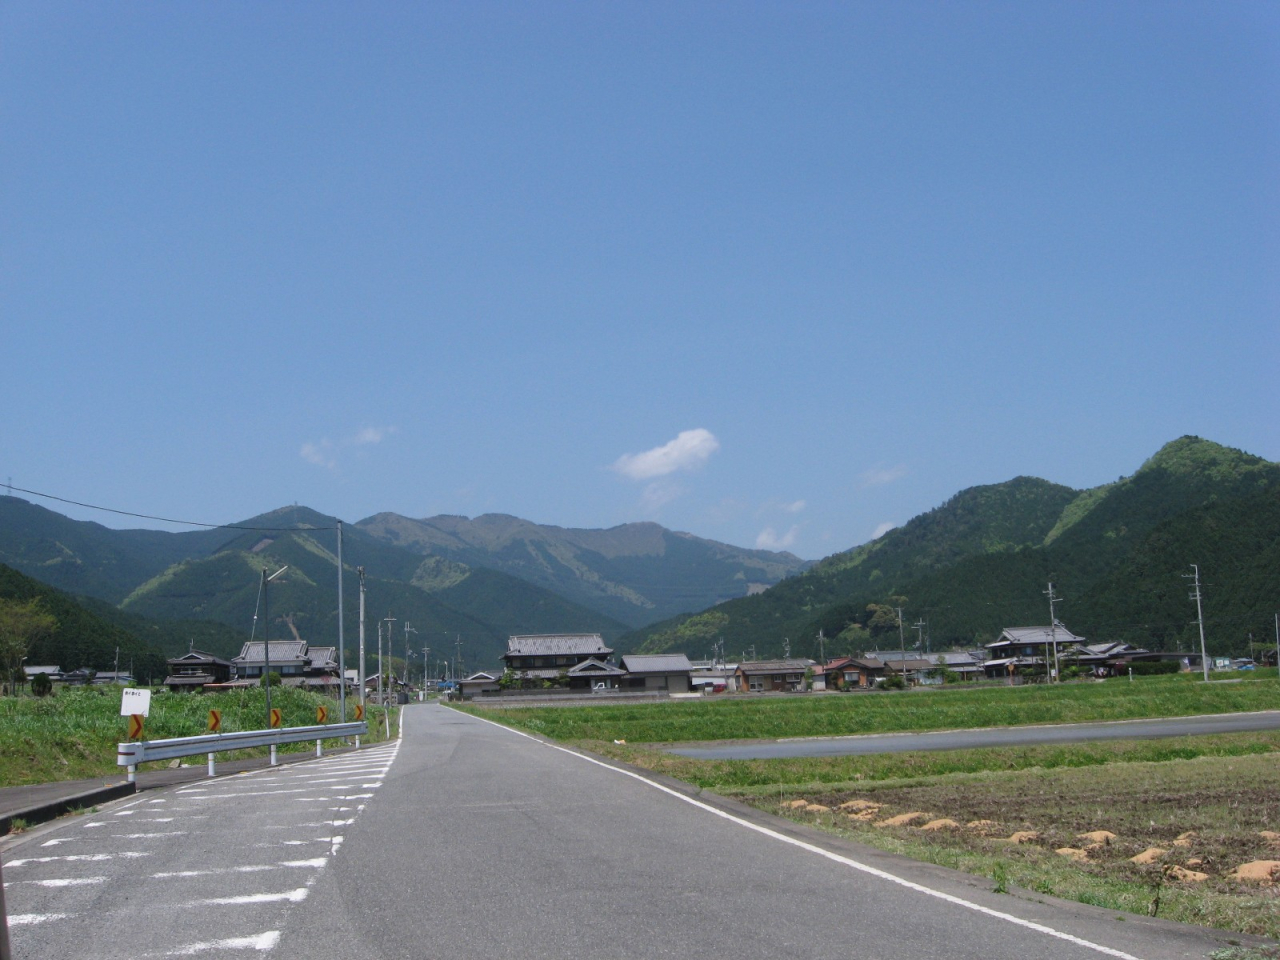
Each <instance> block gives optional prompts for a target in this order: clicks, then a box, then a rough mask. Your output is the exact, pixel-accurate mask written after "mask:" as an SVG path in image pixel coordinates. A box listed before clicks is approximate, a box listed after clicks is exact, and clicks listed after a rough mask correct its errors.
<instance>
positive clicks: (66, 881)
mask: <svg viewBox="0 0 1280 960" xmlns="http://www.w3.org/2000/svg"><path fill="white" fill-rule="evenodd" d="M106 882H107V878H106V877H60V878H57V879H54V880H11V881H9V882H8V883H6V884H5V886H6V887H12V886H15V885H16V884H20V883H26V884H30V885H31V886H33V887H87V886H92V885H93V884H97V883H106Z"/></svg>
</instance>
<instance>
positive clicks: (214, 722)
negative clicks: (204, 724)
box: [209, 710, 222, 733]
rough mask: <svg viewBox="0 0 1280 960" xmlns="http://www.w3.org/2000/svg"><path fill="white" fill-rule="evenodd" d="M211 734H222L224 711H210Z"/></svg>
mask: <svg viewBox="0 0 1280 960" xmlns="http://www.w3.org/2000/svg"><path fill="white" fill-rule="evenodd" d="M209 732H210V733H221V732H222V711H221V710H210V711H209Z"/></svg>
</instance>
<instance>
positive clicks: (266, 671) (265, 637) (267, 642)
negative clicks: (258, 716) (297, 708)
mask: <svg viewBox="0 0 1280 960" xmlns="http://www.w3.org/2000/svg"><path fill="white" fill-rule="evenodd" d="M288 569H289V565H288V564H285V565H284V566H283V567H281V568H280V569H279V570H277V571H276V572H275V573H273V574H272V575H271V576H269V577H268V576H267V568H266V567H263V568H262V664H263V665H262V678H263V681H264V682H265V683H266V685H267V729H268V730H270V729H271V616H270V614H269V611H268V608H267V584H268V583H270V582H271V581H272V580H274V579H275V578H276V577H278V576H280V574H282V573H284V572H285V571H286V570H288ZM274 754H275V751H274V749H273V751H272V759H273V760H274V759H275V756H274Z"/></svg>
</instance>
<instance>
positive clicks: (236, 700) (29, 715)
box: [0, 686, 395, 787]
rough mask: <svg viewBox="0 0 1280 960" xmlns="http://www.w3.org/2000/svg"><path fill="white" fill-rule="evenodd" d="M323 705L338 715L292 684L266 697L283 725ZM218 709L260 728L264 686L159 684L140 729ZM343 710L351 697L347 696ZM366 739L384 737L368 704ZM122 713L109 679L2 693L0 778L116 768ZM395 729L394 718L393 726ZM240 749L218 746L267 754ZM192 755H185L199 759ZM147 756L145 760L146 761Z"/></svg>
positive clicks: (162, 732) (96, 773)
mask: <svg viewBox="0 0 1280 960" xmlns="http://www.w3.org/2000/svg"><path fill="white" fill-rule="evenodd" d="M322 704H323V705H325V706H327V707H329V716H330V718H331V720H336V718H337V714H338V709H337V704H336V702H335V701H333V700H331V699H329V698H328V697H322V696H320V695H319V694H315V693H310V692H307V691H303V690H297V689H294V688H292V687H273V688H272V690H271V705H272V706H273V707H278V708H279V709H280V710H282V711H283V720H284V726H287V727H302V726H310V725H311V724H314V723H315V722H316V707H317V706H320V705H322ZM215 709H216V710H221V711H222V730H223V732H224V733H230V732H232V731H234V730H261V729H262V728H264V727H265V726H266V725H267V723H266V712H267V711H266V691H265V690H262V689H260V688H254V689H248V690H237V691H232V692H227V693H216V694H187V693H169V692H168V691H157V692H156V693H154V694H153V695H152V698H151V715H150V716H149V717H148V718H147V720H146V726H145V728H144V735H145V736H146V738H147V739H149V740H160V739H164V738H167V737H191V736H197V735H199V734H203V733H205V732H206V725H207V722H208V717H209V711H210V710H215ZM347 709H348V712H350V711H351V709H352V705H351V704H350V703H348V705H347ZM368 717H369V720H370V723H369V733H370V737H369V740H370V742H374V741H376V740H379V739H382V726H381V725H380V721H381V718H382V711H381V710H380V709H378V708H374V707H370V708H369V714H368ZM125 723H126V720H125V718H124V717H122V716H120V688H119V687H107V686H101V687H97V686H90V687H71V688H65V689H60V690H58V691H57V692H56V694H55V695H53V696H49V697H30V696H19V697H0V786H3V787H10V786H16V785H19V784H26V783H45V782H48V781H53V780H82V779H89V778H93V777H108V776H114V775H117V774H118V773H119V769H120V768H119V767H118V766H117V765H116V744H117V743H119V742H120V741H123V740H125V739H126V737H127V731H126V728H125ZM392 729H393V731H394V729H395V728H394V724H393V726H392ZM280 749H281V750H282V751H285V752H288V751H291V750H310V749H314V746H313V744H311V743H300V744H289V745H286V746H282V747H281V748H280ZM265 752H266V748H262V749H259V750H257V751H252V750H239V751H229V752H227V753H221V754H219V755H218V756H219V759H221V760H234V759H240V758H242V757H251V756H257V755H262V754H265ZM200 759H201V758H199V757H196V758H192V759H191V760H189V761H187V762H197V761H199V760H200ZM147 766H151V765H150V764H146V765H144V769H145V768H146V767H147Z"/></svg>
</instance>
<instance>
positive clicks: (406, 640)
mask: <svg viewBox="0 0 1280 960" xmlns="http://www.w3.org/2000/svg"><path fill="white" fill-rule="evenodd" d="M411 633H412V634H414V635H415V636H416V635H417V633H418V631H417V630H415V629H413V627H411V626H409V621H408V620H406V621H405V622H404V679H405V682H406V683H407V682H408V681H409V657H410V656H411V654H410V653H409V634H411ZM422 669H423V670H424V671H425V670H426V669H427V662H426V661H425V660H424V661H422Z"/></svg>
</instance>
